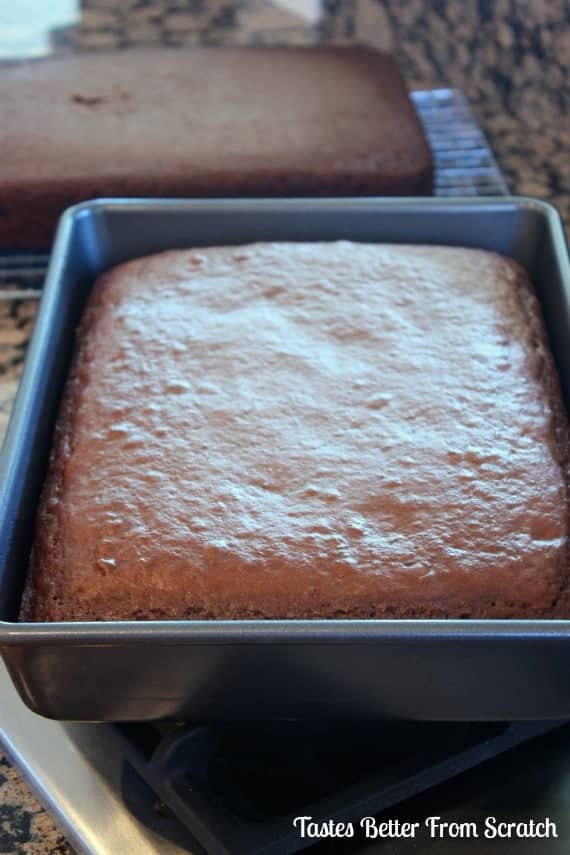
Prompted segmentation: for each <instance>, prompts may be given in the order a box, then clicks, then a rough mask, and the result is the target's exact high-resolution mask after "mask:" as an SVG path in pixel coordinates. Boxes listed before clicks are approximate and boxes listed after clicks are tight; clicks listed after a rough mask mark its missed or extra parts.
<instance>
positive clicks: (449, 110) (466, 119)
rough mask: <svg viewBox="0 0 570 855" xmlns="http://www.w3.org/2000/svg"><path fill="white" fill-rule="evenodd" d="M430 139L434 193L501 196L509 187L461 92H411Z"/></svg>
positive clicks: (451, 90)
mask: <svg viewBox="0 0 570 855" xmlns="http://www.w3.org/2000/svg"><path fill="white" fill-rule="evenodd" d="M411 98H412V101H413V102H414V106H415V108H416V110H417V112H418V114H419V116H420V119H421V120H422V124H423V126H424V128H425V130H426V133H427V136H428V139H429V141H430V145H431V149H432V153H433V159H434V163H435V189H434V192H435V195H436V196H504V195H505V194H507V193H508V192H509V188H508V187H507V184H506V182H505V179H504V178H503V176H502V174H501V171H500V169H499V167H498V166H497V162H496V160H495V158H494V157H493V155H492V153H491V150H490V148H489V144H488V142H487V140H486V139H485V135H484V134H483V132H482V131H481V129H480V128H479V126H478V124H477V121H476V119H475V116H474V115H473V112H472V110H471V107H470V106H469V103H468V102H467V99H466V98H465V96H464V95H463V93H462V92H460V91H458V90H457V89H429V90H426V91H424V92H412V93H411Z"/></svg>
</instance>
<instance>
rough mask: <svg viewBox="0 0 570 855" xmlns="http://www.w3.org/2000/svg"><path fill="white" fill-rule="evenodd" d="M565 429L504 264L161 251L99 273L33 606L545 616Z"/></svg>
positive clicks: (535, 322)
mask: <svg viewBox="0 0 570 855" xmlns="http://www.w3.org/2000/svg"><path fill="white" fill-rule="evenodd" d="M566 450H567V422H566V416H565V411H564V408H563V404H562V400H561V394H560V389H559V384H558V380H557V377H556V373H555V370H554V366H553V361H552V357H551V356H550V354H549V351H548V348H547V345H546V339H545V332H544V329H543V325H542V321H541V317H540V310H539V306H538V303H537V300H536V298H535V296H534V294H533V292H532V289H531V286H530V283H529V281H528V279H527V276H526V274H525V273H524V271H523V270H522V268H520V267H519V266H518V265H517V264H516V263H515V262H513V261H510V260H507V259H505V258H503V257H501V256H498V255H495V254H492V253H488V252H484V251H480V250H473V249H461V248H449V247H433V246H430V247H427V246H425V247H424V246H396V245H393V246H391V245H366V244H352V243H350V242H339V243H331V244H311V243H306V244H303V243H298V244H277V243H275V244H270V243H268V244H254V245H250V246H243V247H233V248H232V247H227V248H209V249H198V250H192V251H170V252H166V253H163V254H159V255H155V256H149V257H146V258H142V259H139V260H135V261H130V262H128V263H126V264H123V265H121V266H119V267H117V268H115V269H113V270H112V271H110V272H109V273H107V274H105V275H104V276H103V277H102V278H101V279H100V280H99V281H98V282H97V284H96V285H95V287H94V290H93V292H92V295H91V297H90V301H89V303H88V306H87V309H86V311H85V314H84V317H83V320H82V323H81V325H80V328H79V331H78V338H77V350H76V355H75V358H74V362H73V365H72V368H71V373H70V376H69V379H68V382H67V387H66V391H65V395H64V400H63V405H62V409H61V413H60V416H59V421H58V423H57V429H56V434H55V443H54V448H53V453H52V456H51V462H50V468H49V474H48V477H47V481H46V484H45V488H44V491H43V495H42V498H41V504H40V508H39V515H38V518H37V536H36V540H35V545H34V548H33V555H32V560H31V573H30V577H29V583H28V587H27V590H26V593H25V597H24V604H23V611H22V617H23V619H26V620H33V621H58V620H61V621H68V620H70V621H77V620H111V619H137V620H139V619H140V620H145V619H163V618H164V619H196V618H205V619H220V618H302V617H308V618H332V617H337V618H356V617H359V618H384V617H430V616H433V617H503V616H537V615H547V614H550V613H551V612H552V610H553V609H554V608H555V605H556V602H557V599H558V597H559V595H560V592H561V591H562V590H563V589H564V588H565V584H566V579H567V572H568V512H567V495H566V483H567V479H566V465H567V464H566Z"/></svg>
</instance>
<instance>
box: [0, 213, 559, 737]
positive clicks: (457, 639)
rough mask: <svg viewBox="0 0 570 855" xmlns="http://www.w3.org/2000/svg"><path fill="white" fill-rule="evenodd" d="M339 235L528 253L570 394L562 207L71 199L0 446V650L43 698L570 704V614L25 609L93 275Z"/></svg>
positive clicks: (490, 716)
mask: <svg viewBox="0 0 570 855" xmlns="http://www.w3.org/2000/svg"><path fill="white" fill-rule="evenodd" d="M341 238H342V239H351V240H356V241H372V242H374V241H383V242H396V243H397V242H406V243H436V244H437V243H439V244H451V245H460V246H472V247H481V248H484V249H489V250H497V251H499V252H502V253H505V254H506V255H509V256H512V257H513V258H515V259H517V260H518V261H519V262H520V263H522V264H523V265H524V266H525V267H526V268H527V270H528V272H529V273H530V275H531V277H532V278H533V281H534V283H535V287H536V290H537V293H538V296H539V299H540V300H541V303H542V306H543V310H544V314H545V318H546V321H547V326H548V332H549V336H550V341H551V346H552V349H553V352H554V355H555V358H556V361H557V365H558V369H559V371H560V376H561V379H562V384H563V388H564V393H565V397H566V403H567V405H568V403H569V402H570V351H569V349H568V344H567V343H568V341H569V340H570V266H569V262H568V255H567V247H566V243H565V237H564V231H563V228H562V224H561V221H560V218H559V216H558V214H557V212H556V211H555V209H554V208H552V207H550V206H549V205H547V204H545V203H543V202H539V201H535V200H532V199H524V198H510V197H507V198H502V199H490V198H488V199H475V200H465V199H456V200H453V199H450V200H447V199H430V200H428V199H423V200H418V199H415V200H414V199H383V200H379V199H337V200H331V199H327V200H324V199H323V200H275V201H274V200H197V201H145V200H140V201H137V200H130V201H126V200H100V201H95V202H91V203H86V204H82V205H78V206H76V207H75V208H71V209H69V210H68V211H67V212H66V213H65V214H64V216H63V218H62V220H61V222H60V226H59V229H58V233H57V237H56V242H55V245H54V250H53V254H52V258H51V262H50V265H49V270H48V275H47V280H46V285H45V289H44V293H43V296H42V299H41V304H40V308H39V314H38V318H37V322H36V326H35V330H34V333H33V336H32V341H31V344H30V348H29V351H28V355H27V359H26V364H25V368H24V372H23V376H22V380H21V384H20V388H19V392H18V395H17V398H16V402H15V404H14V409H13V414H12V419H11V422H10V425H9V428H8V433H7V436H6V441H5V445H4V449H3V452H2V456H1V459H0V619H1V620H0V651H1V653H2V655H3V656H4V659H5V661H6V664H7V666H8V669H9V671H10V673H11V675H12V678H13V680H14V682H15V684H16V687H17V688H18V690H19V692H20V694H21V695H22V697H23V699H24V701H25V702H26V703H27V704H28V705H29V706H30V707H31V708H32V709H33V710H35V711H36V712H39V713H41V714H43V715H46V716H49V717H52V718H59V719H68V720H82V721H103V720H107V721H124V720H130V721H135V720H139V721H142V720H145V719H160V718H180V719H182V718H183V719H186V720H188V721H202V720H222V719H240V718H253V719H260V718H294V717H297V718H299V717H319V718H329V719H330V718H338V717H344V718H347V717H352V718H382V717H384V718H387V717H389V718H402V719H424V720H442V721H446V720H447V721H450V720H517V719H548V718H556V719H561V718H568V717H570V669H569V668H568V658H569V656H570V621H567V620H529V621H522V620H489V621H484V620H473V621H469V620H348V621H347V620H328V621H327V620H324V621H323V620H298V621H282V620H277V621H195V622H193V621H188V622H186V621H182V622H168V621H160V622H138V623H137V622H108V623H67V624H65V623H60V624H24V623H22V624H18V623H17V614H18V608H19V602H20V598H21V594H22V589H23V585H24V579H25V575H26V569H27V562H28V555H29V549H30V544H31V541H32V537H33V526H34V517H35V513H36V508H37V503H38V498H39V493H40V489H41V485H42V482H43V478H44V475H45V470H46V464H47V459H48V453H49V449H50V445H51V437H52V430H53V426H54V420H55V417H56V413H57V409H58V404H59V400H60V395H61V391H62V387H63V383H64V378H65V375H66V370H67V367H68V364H69V360H70V355H71V349H72V343H73V330H74V328H75V325H76V323H77V320H78V318H79V316H80V314H81V310H82V307H83V304H84V302H85V298H86V296H87V294H88V293H89V290H90V288H91V285H92V283H93V280H94V278H95V276H97V274H98V273H100V272H101V271H103V270H105V269H107V268H109V267H111V266H112V265H115V264H117V263H119V262H121V261H124V260H126V259H129V258H133V257H136V256H140V255H144V254H145V253H150V252H156V251H159V250H163V249H167V248H175V247H190V246H204V245H212V244H228V243H229V244H241V243H248V242H251V241H258V240H293V241H307V240H321V241H323V240H324V241H327V240H336V239H341Z"/></svg>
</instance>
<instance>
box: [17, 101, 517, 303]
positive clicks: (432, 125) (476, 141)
mask: <svg viewBox="0 0 570 855" xmlns="http://www.w3.org/2000/svg"><path fill="white" fill-rule="evenodd" d="M411 98H412V101H413V102H414V106H415V108H416V110H417V112H418V114H419V116H420V119H421V121H422V123H423V125H424V127H425V130H426V133H427V136H428V138H429V141H430V145H431V148H432V152H433V158H434V163H435V195H436V196H502V195H504V194H506V193H508V188H507V185H506V183H505V179H504V178H503V176H502V175H501V172H500V170H499V167H498V166H497V163H496V161H495V158H494V157H493V155H492V153H491V151H490V149H489V145H488V143H487V140H486V139H485V136H484V134H483V132H482V131H481V129H480V128H479V126H478V124H477V122H476V120H475V117H474V115H473V113H472V111H471V108H470V106H469V104H468V102H467V100H466V98H465V96H464V95H463V93H462V92H460V91H458V90H457V89H429V90H425V91H421V92H412V93H411ZM48 257H49V256H48V255H47V254H29V253H25V254H24V253H18V254H8V255H3V256H2V255H0V300H21V299H37V298H38V297H39V295H40V292H41V291H40V289H41V285H42V281H43V277H44V274H45V270H46V266H47V262H48Z"/></svg>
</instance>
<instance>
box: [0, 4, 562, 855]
mask: <svg viewBox="0 0 570 855" xmlns="http://www.w3.org/2000/svg"><path fill="white" fill-rule="evenodd" d="M38 2H39V0H38ZM83 7H84V8H83V17H82V19H81V21H80V24H79V26H73V27H66V28H63V29H60V30H58V31H56V32H54V33H53V36H52V42H53V45H54V47H55V49H57V50H60V51H70V50H77V49H81V50H86V49H90V50H97V49H109V48H120V47H126V46H129V45H131V44H138V43H147V44H148V43H163V42H165V43H168V44H177V45H188V44H195V43H197V42H201V41H206V42H208V43H210V44H212V43H214V44H220V43H238V44H243V43H262V44H272V43H289V44H290V43H294V44H307V43H312V42H315V41H319V40H320V39H322V40H324V41H347V40H349V41H354V40H356V41H361V42H365V43H368V44H371V45H374V46H377V47H381V48H386V49H389V50H391V51H392V52H393V53H394V54H395V55H396V57H397V59H398V61H399V62H400V64H401V66H402V69H403V71H404V75H405V77H406V79H407V80H408V82H409V83H410V85H411V86H412V87H422V88H427V87H438V86H447V85H449V86H454V87H457V88H460V89H463V91H465V92H466V94H467V96H468V97H469V99H470V101H471V104H472V105H473V108H474V111H475V113H476V115H477V117H478V120H479V122H480V124H481V126H482V127H483V129H484V131H485V132H486V134H487V136H488V138H489V140H490V142H491V145H492V147H493V149H494V152H495V155H496V157H497V160H498V162H499V165H500V166H501V168H502V170H503V172H504V174H505V176H506V178H507V181H508V183H509V186H510V189H511V190H512V191H513V192H514V193H522V194H529V195H533V196H538V197H540V198H543V199H548V200H550V201H552V202H553V203H554V204H556V205H557V206H558V207H559V209H560V211H561V213H562V214H563V217H564V218H565V222H566V225H567V228H569V227H570V157H569V149H570V118H569V112H570V0H495V2H492V0H432V2H431V3H430V2H426V1H425V0H406V2H402V0H326V2H325V14H324V17H323V21H322V26H321V27H320V28H319V27H316V26H314V25H310V24H308V23H307V21H305V20H303V19H301V18H299V17H298V16H296V15H294V14H292V13H290V12H289V11H286V10H284V9H280V8H275V7H272V6H270V5H268V4H267V3H265V2H263V0H243V2H240V3H239V4H235V3H233V0H200V2H195V0H84V2H83ZM174 7H176V8H174ZM0 47H1V34H0ZM34 314H35V303H34V302H30V301H23V302H22V301H20V302H15V301H11V302H2V301H0V437H1V436H2V435H3V433H4V430H5V426H6V424H7V420H8V417H9V412H10V408H11V404H12V401H13V397H14V394H15V391H16V386H17V382H18V377H19V373H20V368H21V363H22V359H23V354H24V350H25V344H26V342H27V340H28V337H29V333H30V330H31V327H32V325H33V317H34ZM0 710H1V702H0ZM0 715H1V711H0ZM69 852H70V849H69V847H68V845H67V844H66V842H65V841H64V839H63V837H62V836H61V834H60V833H59V832H58V831H57V829H56V827H55V826H54V824H53V822H52V820H51V819H50V817H49V816H48V815H47V814H46V813H45V812H44V811H43V810H42V809H41V807H40V805H39V804H38V803H37V802H36V800H35V799H34V798H33V797H32V796H31V795H30V793H29V792H28V790H27V788H26V787H25V785H24V784H23V783H22V781H21V779H20V778H19V776H18V774H17V773H16V772H15V771H14V769H13V768H12V767H11V766H10V764H9V763H8V761H7V759H6V757H5V756H3V755H2V754H1V753H0V853H25V855H28V854H29V855H67V853H69Z"/></svg>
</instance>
